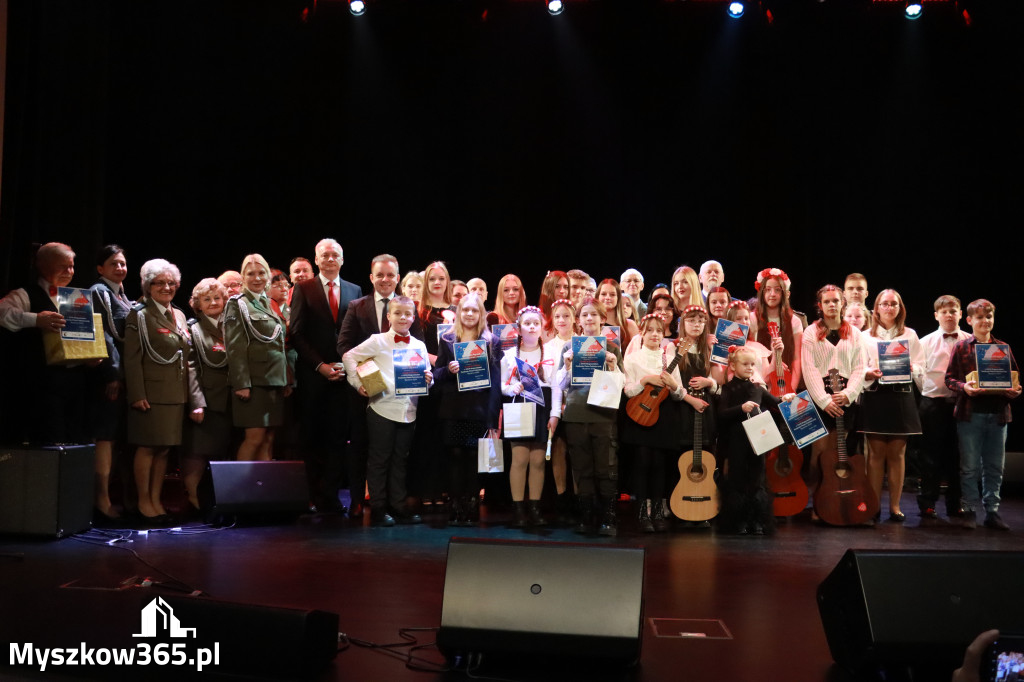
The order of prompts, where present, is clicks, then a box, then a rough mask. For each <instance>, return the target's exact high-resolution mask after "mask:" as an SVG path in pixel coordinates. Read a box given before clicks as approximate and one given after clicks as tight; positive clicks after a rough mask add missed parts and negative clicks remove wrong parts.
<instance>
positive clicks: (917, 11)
mask: <svg viewBox="0 0 1024 682" xmlns="http://www.w3.org/2000/svg"><path fill="white" fill-rule="evenodd" d="M921 9H922V8H921V3H919V2H908V3H907V9H906V11H905V12H904V15H905V16H906V17H907V19H918V18H920V16H921Z"/></svg>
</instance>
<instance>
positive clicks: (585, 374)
mask: <svg viewBox="0 0 1024 682" xmlns="http://www.w3.org/2000/svg"><path fill="white" fill-rule="evenodd" d="M607 344H608V339H606V338H605V337H603V336H574V337H572V379H571V381H570V385H572V386H589V385H590V382H591V381H593V379H594V371H595V370H598V369H604V361H605V357H606V356H607V354H608V351H607V350H606V347H607Z"/></svg>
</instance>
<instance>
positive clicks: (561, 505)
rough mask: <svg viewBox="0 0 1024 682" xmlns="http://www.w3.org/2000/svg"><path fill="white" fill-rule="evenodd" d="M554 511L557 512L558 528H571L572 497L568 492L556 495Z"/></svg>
mask: <svg viewBox="0 0 1024 682" xmlns="http://www.w3.org/2000/svg"><path fill="white" fill-rule="evenodd" d="M555 509H556V510H557V511H558V525H560V526H570V527H571V526H572V525H573V521H574V519H573V515H572V510H573V495H572V493H570V492H569V491H568V490H566V491H565V492H564V493H558V495H557V496H556V497H555Z"/></svg>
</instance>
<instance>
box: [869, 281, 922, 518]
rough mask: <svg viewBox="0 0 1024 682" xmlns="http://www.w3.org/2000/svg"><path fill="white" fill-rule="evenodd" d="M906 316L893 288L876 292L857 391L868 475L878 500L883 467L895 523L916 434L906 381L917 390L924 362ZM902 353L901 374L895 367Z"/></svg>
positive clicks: (899, 515) (917, 421) (914, 411)
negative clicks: (910, 442) (861, 382)
mask: <svg viewBox="0 0 1024 682" xmlns="http://www.w3.org/2000/svg"><path fill="white" fill-rule="evenodd" d="M906 319H907V309H906V307H905V306H904V305H903V299H902V298H901V297H900V295H899V293H897V292H896V291H895V290H894V289H886V290H884V291H882V292H881V293H880V294H878V296H876V297H875V308H874V311H873V313H872V320H873V321H872V323H871V327H870V328H869V329H868V332H867V335H868V336H869V337H870V339H869V340H870V341H873V342H874V343H870V344H868V346H867V347H866V350H867V358H866V364H867V370H866V371H865V373H864V392H863V393H862V394H861V427H860V431H861V432H862V433H864V434H866V435H867V439H868V480H869V481H870V483H871V487H872V489H873V490H874V491H875V496H876V497H877V499H879V500H881V499H882V478H883V477H884V476H885V474H886V473H887V472H888V476H889V520H890V521H894V522H896V523H902V522H903V521H905V520H906V518H907V517H906V515H905V514H904V513H903V512H902V511H901V510H900V498H901V497H902V495H903V479H904V476H905V466H906V464H905V461H904V459H905V454H906V450H907V436H910V435H914V434H919V433H921V419H920V417H918V414H917V403H916V402H915V401H914V393H913V387H912V386H911V383H910V382H911V380H913V382H914V383H916V384H917V387H918V388H919V389H920V388H921V381H922V379H923V378H924V367H925V357H924V348H923V347H922V346H921V342H920V340H919V339H918V338H917V332H915V331H914V330H913V329H911V328H910V327H907V326H905V324H904V322H905V321H906ZM908 355H909V369H907V363H906V357H907V356H908ZM901 357H902V358H903V364H902V366H903V368H904V369H906V370H907V371H906V373H903V372H902V371H901V370H899V369H898V368H899V367H900V363H899V362H898V361H899V360H900V358H901ZM890 367H891V368H892V371H891V372H890V371H889V368H890ZM883 369H884V370H885V371H883Z"/></svg>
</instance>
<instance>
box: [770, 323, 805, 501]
mask: <svg viewBox="0 0 1024 682" xmlns="http://www.w3.org/2000/svg"><path fill="white" fill-rule="evenodd" d="M768 333H769V334H770V335H771V337H772V341H774V340H775V339H777V338H779V325H778V323H776V322H769V323H768ZM772 352H773V353H774V354H775V380H774V381H769V382H768V389H769V391H771V394H772V395H774V396H776V397H778V398H781V397H782V396H784V395H785V394H786V393H788V391H787V388H788V387H789V384H790V382H791V381H792V373H791V372H790V371H789V370H788V369H786V368H785V367H784V365H783V362H782V351H781V350H773V351H772ZM803 463H804V456H803V453H801V452H800V448H798V447H797V446H795V445H793V444H792V443H789V444H783V445H780V446H779V447H777V448H775V449H774V450H772V451H771V452H769V453H768V454H767V455H765V458H764V467H765V477H766V479H767V481H768V489H769V490H771V491H772V514H774V515H775V516H794V515H796V514H799V513H800V512H802V511H803V510H804V509H806V508H807V500H808V498H809V497H810V493H809V492H808V491H807V485H806V484H804V480H803V478H801V477H800V467H801V466H803Z"/></svg>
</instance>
